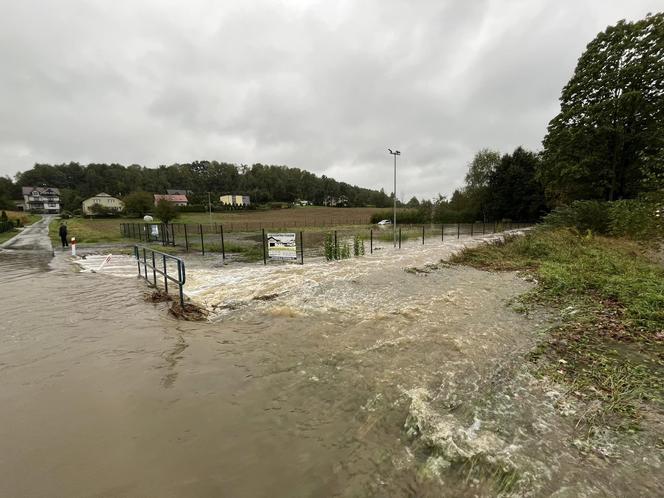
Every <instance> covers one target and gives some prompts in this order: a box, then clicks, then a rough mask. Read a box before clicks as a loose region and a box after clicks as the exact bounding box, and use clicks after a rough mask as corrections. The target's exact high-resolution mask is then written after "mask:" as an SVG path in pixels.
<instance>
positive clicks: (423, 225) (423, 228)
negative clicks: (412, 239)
mask: <svg viewBox="0 0 664 498" xmlns="http://www.w3.org/2000/svg"><path fill="white" fill-rule="evenodd" d="M422 245H424V225H422Z"/></svg>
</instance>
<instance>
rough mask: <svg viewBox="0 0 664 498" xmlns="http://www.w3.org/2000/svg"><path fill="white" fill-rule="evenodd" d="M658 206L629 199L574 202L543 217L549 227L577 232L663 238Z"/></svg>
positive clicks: (649, 199)
mask: <svg viewBox="0 0 664 498" xmlns="http://www.w3.org/2000/svg"><path fill="white" fill-rule="evenodd" d="M658 206H659V203H658V202H657V200H656V199H655V198H647V199H646V198H644V199H629V200H619V201H613V202H600V201H576V202H573V203H572V204H571V205H569V206H562V207H559V208H557V209H555V210H554V211H552V212H551V213H549V214H548V215H547V216H546V217H545V218H544V224H545V225H546V226H549V227H553V228H561V227H568V228H575V229H577V230H578V231H579V232H582V233H583V232H587V231H591V232H593V233H597V234H605V235H614V236H617V237H629V238H632V239H644V238H647V237H653V236H654V237H657V236H659V237H661V236H663V235H664V225H663V224H662V217H661V215H660V216H657V213H658V211H657V210H658Z"/></svg>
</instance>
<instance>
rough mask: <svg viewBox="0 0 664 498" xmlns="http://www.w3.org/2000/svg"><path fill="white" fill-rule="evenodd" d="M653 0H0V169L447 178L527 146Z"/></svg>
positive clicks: (382, 181)
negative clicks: (577, 80)
mask: <svg viewBox="0 0 664 498" xmlns="http://www.w3.org/2000/svg"><path fill="white" fill-rule="evenodd" d="M657 6H658V2H655V1H651V0H639V1H634V2H629V3H627V2H620V1H613V2H604V1H600V0H585V1H578V2H572V1H562V2H553V1H550V2H530V1H526V0H511V1H499V0H483V1H477V2H459V1H451V0H449V1H419V2H405V1H380V2H379V1H377V0H374V1H366V2H324V1H319V2H306V1H304V0H299V1H295V0H286V1H283V2H270V1H244V2H213V1H206V0H198V1H192V2H187V3H182V4H177V3H167V4H166V3H164V2H161V1H157V0H153V1H136V2H127V3H124V2H123V3H120V2H105V1H101V0H99V1H89V2H74V1H73V0H62V1H60V2H58V3H57V8H56V6H55V4H52V5H51V3H50V2H48V3H43V2H37V1H36V0H25V1H22V2H9V1H6V0H2V2H1V3H0V64H2V68H3V77H2V78H0V174H9V175H13V174H15V173H16V172H17V171H19V170H25V169H28V168H30V167H31V166H32V164H33V163H34V162H62V161H70V160H75V161H81V162H88V161H97V162H102V161H105V162H111V161H113V162H122V163H125V164H130V163H141V164H146V165H148V166H156V165H159V164H168V163H171V162H182V161H189V160H195V159H202V158H209V159H218V160H222V161H232V162H238V163H245V164H251V163H253V162H263V163H273V164H288V165H291V166H297V167H300V168H304V169H308V170H311V171H314V172H316V173H318V174H326V175H328V176H333V177H335V178H337V179H339V180H342V181H347V182H350V183H356V184H360V185H363V186H367V187H374V188H381V187H382V188H385V190H386V191H388V192H389V191H391V181H392V180H391V178H392V177H391V168H392V158H391V156H389V155H388V154H387V153H386V147H398V148H400V149H401V150H402V151H403V155H402V156H401V158H400V159H399V161H400V162H399V164H400V166H399V171H400V174H399V184H400V186H399V187H397V193H398V195H402V194H403V195H404V196H406V197H408V198H410V197H411V196H412V195H417V196H418V197H425V198H426V197H433V196H435V195H436V194H437V193H438V192H441V193H443V194H449V193H451V191H452V190H453V189H454V188H455V187H458V186H460V185H461V183H462V181H463V175H464V173H465V168H466V164H467V163H468V161H470V159H472V156H473V154H474V152H475V151H476V150H478V149H479V148H481V147H486V146H488V147H492V148H496V149H498V150H500V151H502V152H508V151H511V150H512V149H514V148H515V147H516V146H518V145H524V146H526V147H530V148H538V147H539V144H540V142H541V139H542V137H543V135H544V133H545V131H546V125H547V123H548V121H549V119H551V117H553V115H554V114H555V112H556V111H557V99H558V96H559V94H560V89H561V88H562V86H563V85H564V84H565V82H566V81H567V80H568V79H569V77H570V75H571V73H572V71H573V69H574V65H575V63H576V60H577V58H578V57H579V55H580V54H581V52H582V50H583V48H584V47H585V45H586V44H587V43H588V42H589V41H590V40H591V39H592V38H593V37H594V36H595V34H596V33H597V32H598V31H600V30H602V29H604V27H605V26H606V25H608V24H612V23H614V22H616V21H617V20H618V19H621V18H632V19H633V18H638V17H642V16H643V15H645V13H647V12H648V11H654V10H656V8H657Z"/></svg>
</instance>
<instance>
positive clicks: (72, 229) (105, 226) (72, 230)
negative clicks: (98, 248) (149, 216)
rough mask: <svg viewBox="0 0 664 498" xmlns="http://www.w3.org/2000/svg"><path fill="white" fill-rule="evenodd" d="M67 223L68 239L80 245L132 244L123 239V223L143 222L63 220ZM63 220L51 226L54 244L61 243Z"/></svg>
mask: <svg viewBox="0 0 664 498" xmlns="http://www.w3.org/2000/svg"><path fill="white" fill-rule="evenodd" d="M62 221H65V222H66V223H67V233H68V237H69V238H71V237H76V241H77V242H78V243H88V244H94V243H99V242H101V243H105V242H130V240H129V239H126V238H123V237H122V232H121V231H120V225H121V224H122V223H139V222H143V220H137V219H124V218H99V219H96V218H92V219H91V218H69V219H67V220H62ZM60 222H61V220H57V219H56V220H53V221H52V222H51V224H50V226H49V236H50V237H51V241H52V242H53V243H54V244H59V243H60V236H59V235H58V230H59V228H60Z"/></svg>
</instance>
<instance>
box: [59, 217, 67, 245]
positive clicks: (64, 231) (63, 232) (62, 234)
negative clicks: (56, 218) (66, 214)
mask: <svg viewBox="0 0 664 498" xmlns="http://www.w3.org/2000/svg"><path fill="white" fill-rule="evenodd" d="M59 233H60V240H61V241H62V248H63V249H64V248H65V247H67V246H68V245H69V242H68V241H67V225H66V224H65V222H64V221H63V222H62V223H60V232H59Z"/></svg>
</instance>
